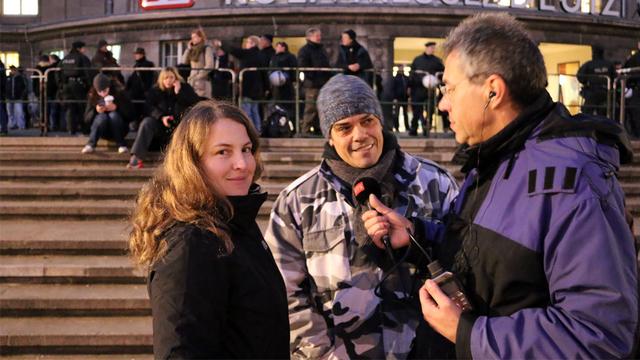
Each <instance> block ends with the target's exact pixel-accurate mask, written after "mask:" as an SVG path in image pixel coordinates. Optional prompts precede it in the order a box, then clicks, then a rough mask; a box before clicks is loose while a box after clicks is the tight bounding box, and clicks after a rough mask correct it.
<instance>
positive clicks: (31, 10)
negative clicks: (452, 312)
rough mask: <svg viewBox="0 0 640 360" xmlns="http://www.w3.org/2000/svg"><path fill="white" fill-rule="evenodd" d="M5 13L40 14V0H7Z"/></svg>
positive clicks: (4, 6)
mask: <svg viewBox="0 0 640 360" xmlns="http://www.w3.org/2000/svg"><path fill="white" fill-rule="evenodd" d="M2 13H3V14H4V15H38V0H10V1H7V0H5V1H4V2H3V8H2Z"/></svg>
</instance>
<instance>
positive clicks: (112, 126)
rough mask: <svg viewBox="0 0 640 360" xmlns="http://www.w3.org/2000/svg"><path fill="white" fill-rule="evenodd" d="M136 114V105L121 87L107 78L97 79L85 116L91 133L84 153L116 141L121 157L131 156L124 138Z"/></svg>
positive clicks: (97, 77) (104, 76)
mask: <svg viewBox="0 0 640 360" xmlns="http://www.w3.org/2000/svg"><path fill="white" fill-rule="evenodd" d="M133 114H134V112H133V105H131V101H130V100H129V95H128V94H126V92H125V90H124V88H123V86H122V84H121V83H120V82H119V81H117V80H115V79H113V78H111V77H109V76H107V75H105V74H98V75H96V77H95V78H93V87H92V88H91V90H90V91H89V95H88V98H87V108H86V110H85V112H84V122H85V123H86V124H90V125H91V133H90V134H89V142H88V143H87V145H85V146H84V148H82V153H83V154H88V153H92V152H94V151H95V149H96V145H97V144H98V140H100V139H112V140H114V141H115V142H116V144H117V145H118V154H124V153H126V152H128V151H129V149H128V148H127V143H126V142H125V140H124V137H125V135H127V132H128V131H129V121H131V119H132V118H133Z"/></svg>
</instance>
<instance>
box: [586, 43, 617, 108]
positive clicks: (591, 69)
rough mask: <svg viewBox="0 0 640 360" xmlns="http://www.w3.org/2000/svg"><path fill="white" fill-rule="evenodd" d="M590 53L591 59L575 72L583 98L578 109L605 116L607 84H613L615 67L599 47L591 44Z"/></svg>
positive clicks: (607, 94) (607, 93)
mask: <svg viewBox="0 0 640 360" xmlns="http://www.w3.org/2000/svg"><path fill="white" fill-rule="evenodd" d="M591 54H592V55H591V60H589V61H587V62H586V63H584V64H582V66H580V69H578V74H577V77H578V81H579V82H580V84H582V89H581V90H580V95H582V98H583V99H584V103H583V104H582V107H581V108H580V110H581V111H582V113H584V114H589V115H600V116H607V98H608V96H609V86H613V85H612V84H613V79H614V78H615V77H616V69H615V66H614V65H613V63H612V62H611V61H609V60H605V58H604V50H603V49H602V48H601V47H599V46H596V45H593V46H592V47H591ZM607 78H609V80H610V81H607Z"/></svg>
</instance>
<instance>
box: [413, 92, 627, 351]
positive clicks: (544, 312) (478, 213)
mask: <svg viewBox="0 0 640 360" xmlns="http://www.w3.org/2000/svg"><path fill="white" fill-rule="evenodd" d="M459 154H463V155H465V157H466V161H465V165H464V166H463V171H464V172H465V173H466V179H465V181H464V184H463V186H462V189H461V191H460V194H459V196H458V198H457V199H456V200H455V203H454V206H453V207H452V208H453V210H452V213H451V214H450V217H449V219H448V220H447V222H446V227H438V226H437V225H435V224H424V225H425V227H424V229H423V230H424V231H425V232H426V237H427V238H428V239H429V238H430V239H439V246H438V250H437V254H438V257H439V259H440V261H441V262H442V263H443V265H445V267H447V268H449V269H451V270H452V271H453V272H454V273H455V274H457V275H458V277H459V279H460V280H461V282H462V283H463V285H464V287H465V291H466V293H467V296H468V297H469V298H470V301H471V302H472V303H473V306H474V307H475V309H474V310H473V311H472V312H469V313H464V314H463V315H462V317H461V319H460V323H459V325H458V331H457V339H456V349H455V352H456V357H458V358H475V359H524V358H527V359H529V358H541V359H576V358H624V357H630V356H631V355H632V351H633V347H634V345H635V342H636V341H637V333H638V282H637V276H638V275H637V273H638V270H637V264H636V256H635V249H634V241H633V236H632V233H631V230H630V229H629V226H628V225H627V224H626V222H625V213H624V194H623V191H622V189H621V187H620V184H619V182H618V180H617V172H618V169H619V165H620V162H621V161H630V160H631V157H632V153H631V150H630V145H629V141H628V140H627V138H626V135H625V134H624V130H622V128H621V127H620V126H618V124H615V123H613V122H611V121H609V120H606V119H603V118H594V117H590V116H586V115H577V116H572V115H571V114H569V112H568V111H567V109H566V108H565V107H564V106H563V105H561V104H556V103H553V102H552V100H551V98H550V97H549V95H548V94H547V93H546V92H545V93H544V94H543V95H542V96H541V97H540V98H538V99H537V100H536V101H535V102H534V103H533V104H532V105H530V106H529V107H527V108H526V109H525V110H524V111H523V112H522V113H521V114H520V115H519V116H518V118H517V119H516V120H515V121H514V122H512V123H511V124H510V125H509V126H507V127H506V128H505V129H503V130H502V131H501V132H500V133H498V134H496V135H495V136H494V137H492V138H491V139H489V140H487V141H485V142H484V143H483V144H481V145H480V146H475V147H473V148H467V149H464V150H461V151H460V152H459Z"/></svg>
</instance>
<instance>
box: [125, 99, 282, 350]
mask: <svg viewBox="0 0 640 360" xmlns="http://www.w3.org/2000/svg"><path fill="white" fill-rule="evenodd" d="M259 146H260V137H259V135H258V133H257V132H256V130H255V128H254V127H253V125H251V120H249V119H248V118H247V116H246V115H245V114H244V113H243V112H242V111H241V110H240V109H239V108H237V107H235V106H233V105H231V104H227V103H222V102H216V101H213V100H206V101H202V102H200V103H198V104H197V105H196V106H194V107H193V108H192V109H191V110H190V111H189V112H188V113H187V114H185V116H184V119H183V120H182V122H181V123H180V125H178V128H177V129H176V131H175V133H174V134H173V137H172V138H171V143H170V144H169V147H168V148H167V151H166V155H165V157H164V161H163V162H162V164H161V165H160V166H159V169H158V170H157V171H156V172H155V175H154V177H153V178H152V179H151V181H150V182H149V183H148V184H147V185H146V186H144V187H143V188H142V190H141V191H140V194H139V195H138V197H137V203H136V206H135V209H134V212H133V215H132V218H131V223H132V228H133V230H132V231H131V234H130V237H129V248H130V250H131V253H132V254H133V257H134V259H135V260H136V262H138V263H139V264H142V265H145V266H147V267H148V269H149V273H148V278H147V279H148V280H147V281H148V291H149V299H150V303H151V314H152V316H153V353H154V358H156V359H289V321H288V318H287V297H286V292H285V286H284V283H283V281H282V276H281V275H280V272H279V271H278V268H277V266H276V264H275V263H274V260H273V256H272V254H271V251H269V247H268V246H267V244H266V243H265V242H264V239H263V237H262V234H261V232H260V228H259V227H258V224H257V222H256V216H257V215H258V211H259V210H260V207H261V206H262V205H263V204H264V202H265V200H266V199H267V193H266V192H263V191H262V190H261V188H260V186H259V185H257V184H256V183H255V181H256V180H257V179H258V178H260V173H261V171H262V166H261V161H260V149H259Z"/></svg>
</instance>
